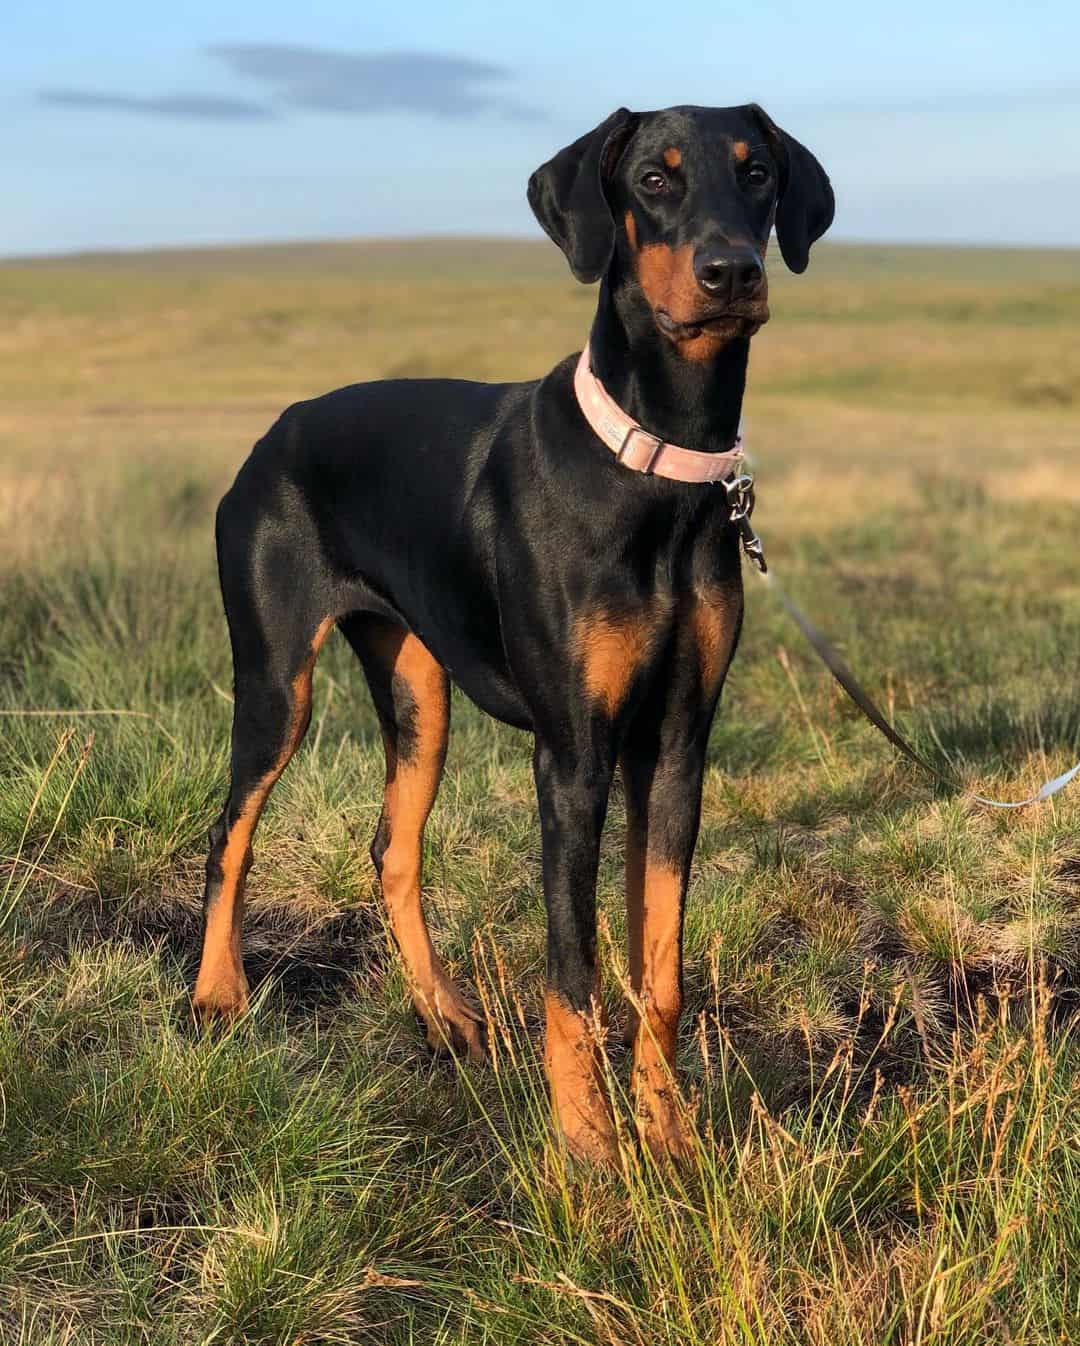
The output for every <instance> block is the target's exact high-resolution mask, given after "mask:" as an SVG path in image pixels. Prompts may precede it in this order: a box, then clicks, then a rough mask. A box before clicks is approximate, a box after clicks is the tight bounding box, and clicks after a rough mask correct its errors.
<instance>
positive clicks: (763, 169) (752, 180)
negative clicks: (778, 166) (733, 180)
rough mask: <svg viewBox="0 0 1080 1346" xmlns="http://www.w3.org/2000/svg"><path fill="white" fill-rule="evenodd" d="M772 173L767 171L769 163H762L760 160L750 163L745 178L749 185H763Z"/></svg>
mask: <svg viewBox="0 0 1080 1346" xmlns="http://www.w3.org/2000/svg"><path fill="white" fill-rule="evenodd" d="M770 177H772V173H771V172H770V171H769V165H768V164H763V163H762V162H761V161H760V160H758V161H757V162H756V163H752V164H751V165H750V167H749V168H748V169H747V170H746V180H747V182H748V183H749V184H750V186H751V187H764V186H765V184H766V183H767V182H768V180H769V178H770Z"/></svg>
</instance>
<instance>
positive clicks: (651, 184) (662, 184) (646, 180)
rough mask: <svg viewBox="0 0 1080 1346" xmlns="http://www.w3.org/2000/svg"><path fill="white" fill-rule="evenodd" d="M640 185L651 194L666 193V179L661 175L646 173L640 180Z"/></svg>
mask: <svg viewBox="0 0 1080 1346" xmlns="http://www.w3.org/2000/svg"><path fill="white" fill-rule="evenodd" d="M641 185H642V186H643V187H644V188H645V190H646V191H647V192H652V193H653V194H654V195H655V194H657V193H659V192H662V191H666V189H667V178H665V177H664V175H663V173H656V172H653V173H646V174H645V176H644V177H643V178H642V179H641Z"/></svg>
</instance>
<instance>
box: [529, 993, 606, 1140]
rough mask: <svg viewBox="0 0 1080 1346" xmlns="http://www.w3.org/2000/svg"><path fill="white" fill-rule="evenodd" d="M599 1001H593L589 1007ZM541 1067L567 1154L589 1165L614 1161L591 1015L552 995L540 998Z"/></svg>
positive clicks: (596, 1040)
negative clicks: (543, 1029)
mask: <svg viewBox="0 0 1080 1346" xmlns="http://www.w3.org/2000/svg"><path fill="white" fill-rule="evenodd" d="M598 1003H599V998H598V996H597V997H594V1005H595V1004H598ZM544 1018H545V1024H546V1037H545V1044H544V1066H545V1069H546V1071H547V1077H548V1084H549V1086H550V1088H551V1105H552V1111H553V1113H554V1116H555V1120H556V1123H557V1125H558V1126H559V1128H560V1130H561V1131H562V1133H563V1135H564V1136H565V1137H566V1142H567V1145H568V1146H569V1148H570V1151H571V1153H573V1154H575V1155H577V1156H578V1157H579V1158H583V1159H588V1160H591V1161H592V1162H594V1163H600V1164H612V1163H614V1162H615V1161H616V1158H617V1153H618V1150H617V1146H616V1142H615V1128H614V1125H613V1123H612V1118H611V1103H610V1100H609V1099H608V1095H607V1088H606V1086H605V1084H604V1077H603V1074H602V1072H601V1070H600V1060H599V1048H600V1043H599V1041H598V1033H597V1016H596V1014H595V1013H590V1014H581V1013H578V1012H577V1011H576V1010H574V1009H572V1008H571V1007H570V1006H569V1005H568V1004H567V1003H566V1001H565V1000H563V998H562V997H561V996H560V995H559V994H558V993H557V992H556V991H553V990H551V989H549V990H548V991H547V992H546V994H545V996H544Z"/></svg>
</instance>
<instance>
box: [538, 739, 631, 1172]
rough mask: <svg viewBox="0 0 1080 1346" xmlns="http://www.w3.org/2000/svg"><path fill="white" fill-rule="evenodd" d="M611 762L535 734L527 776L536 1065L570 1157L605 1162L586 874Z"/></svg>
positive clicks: (592, 885) (591, 884)
mask: <svg viewBox="0 0 1080 1346" xmlns="http://www.w3.org/2000/svg"><path fill="white" fill-rule="evenodd" d="M612 765H613V764H612V761H611V759H610V755H609V754H608V753H606V752H605V751H604V750H603V749H600V748H597V747H594V746H591V747H588V748H580V749H579V748H574V749H569V748H567V747H562V748H561V749H555V748H553V747H552V746H550V745H549V744H547V743H545V742H544V741H542V740H541V738H540V737H539V736H538V737H537V741H536V750H535V752H534V754H533V773H534V775H535V778H536V793H537V798H538V801H539V805H540V827H541V834H542V844H543V866H544V900H545V902H546V905H547V921H548V936H547V988H546V992H545V997H544V1007H545V1015H546V1021H547V1023H546V1029H547V1042H546V1049H545V1053H544V1061H545V1065H546V1068H547V1074H548V1081H549V1084H550V1088H551V1101H552V1109H553V1112H554V1117H555V1123H556V1126H557V1127H558V1128H559V1130H561V1132H562V1134H563V1135H564V1136H565V1138H566V1143H567V1146H568V1147H569V1150H570V1152H571V1154H573V1155H574V1156H575V1157H577V1158H580V1159H587V1160H591V1161H593V1162H598V1163H609V1164H613V1163H615V1162H616V1158H617V1147H616V1141H615V1130H614V1126H613V1123H612V1113H611V1102H610V1099H609V1097H608V1091H607V1087H606V1085H605V1082H604V1076H603V1071H602V1065H601V1061H600V1047H601V1041H600V1039H601V1036H602V1032H603V1028H602V1018H601V1006H600V971H599V964H598V962H597V956H596V871H597V865H598V861H599V853H600V832H601V829H602V828H603V825H604V817H605V815H606V813H607V803H608V791H609V789H610V786H611V774H612Z"/></svg>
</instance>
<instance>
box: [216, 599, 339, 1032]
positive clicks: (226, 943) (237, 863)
mask: <svg viewBox="0 0 1080 1346" xmlns="http://www.w3.org/2000/svg"><path fill="white" fill-rule="evenodd" d="M333 625H334V619H333V618H332V617H326V618H324V619H323V620H322V621H321V622H320V623H319V625H318V627H317V628H316V630H315V634H314V636H313V637H312V640H311V648H310V652H309V654H308V657H307V659H306V660H305V661H304V664H303V666H302V667H301V669H300V671H299V672H298V673H297V675H296V677H295V678H294V679H293V681H292V707H293V708H292V717H291V720H290V723H289V731H288V737H287V739H286V741H285V744H284V746H283V748H282V750H281V752H280V753H279V754H278V759H277V761H276V762H275V763H274V765H273V766H272V767H271V769H270V770H269V771H268V772H267V773H266V775H265V776H263V777H262V779H261V780H259V781H258V782H257V783H256V785H255V786H254V788H253V789H252V791H251V793H250V794H249V795H248V797H247V799H246V800H245V801H244V804H243V807H242V808H241V810H240V814H239V816H238V817H237V819H236V821H235V822H234V823H233V824H232V826H231V827H230V828H229V833H228V836H227V837H226V839H225V847H224V849H223V851H222V853H221V860H220V866H221V880H220V883H219V884H218V888H217V892H216V893H214V894H213V895H212V897H211V900H210V904H209V907H208V909H207V913H206V931H205V933H204V936H203V948H202V958H201V960H200V963H199V975H198V978H197V980H196V982H195V994H194V1001H195V1005H196V1007H197V1008H199V1009H200V1010H219V1011H223V1012H225V1013H228V1014H233V1013H237V1012H239V1011H240V1010H242V1009H243V1008H244V1006H245V1004H246V1001H247V982H246V980H245V978H244V968H243V959H242V955H241V931H242V927H243V916H244V885H245V881H246V879H247V874H248V870H249V869H250V868H251V859H252V857H251V839H252V836H253V835H254V833H255V827H256V825H257V823H258V821H259V818H260V816H261V814H262V811H263V809H264V807H265V806H266V801H267V799H268V798H269V795H270V791H271V790H272V789H273V787H274V784H275V783H276V781H277V780H278V778H279V777H280V776H281V773H282V772H283V771H284V770H285V768H286V766H288V764H289V760H290V758H291V757H292V755H293V753H294V752H295V751H296V749H297V747H298V746H299V744H300V741H301V740H302V739H303V737H304V734H305V733H306V732H307V727H308V722H309V720H310V719H311V675H312V670H313V669H314V667H315V660H316V658H317V656H318V653H319V650H320V649H321V648H322V644H323V641H324V640H325V639H326V637H327V636H328V635H329V633H330V630H331V628H332V627H333Z"/></svg>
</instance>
